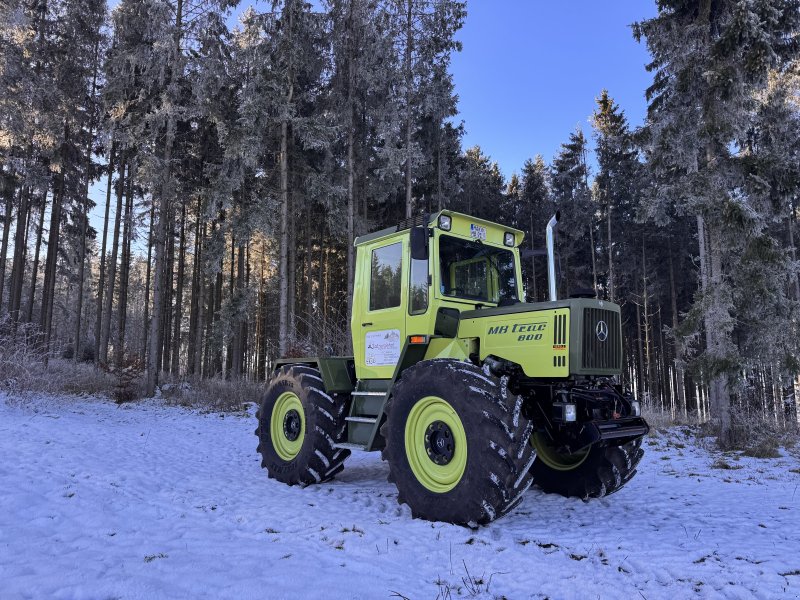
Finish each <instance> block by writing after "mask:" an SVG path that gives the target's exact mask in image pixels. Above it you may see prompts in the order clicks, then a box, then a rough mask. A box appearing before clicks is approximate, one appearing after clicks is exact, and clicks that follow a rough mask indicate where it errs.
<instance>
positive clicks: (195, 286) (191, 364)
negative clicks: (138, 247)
mask: <svg viewBox="0 0 800 600" xmlns="http://www.w3.org/2000/svg"><path fill="white" fill-rule="evenodd" d="M201 212H202V201H201V197H200V194H198V195H197V218H196V220H195V224H194V254H193V257H192V289H191V292H190V293H191V300H190V302H189V343H188V346H187V352H186V354H187V357H186V358H187V365H186V367H187V372H188V373H189V375H194V374H195V373H197V372H198V371H197V369H196V367H195V354H197V352H198V349H199V346H198V345H197V336H196V333H195V332H196V330H197V324H198V322H199V321H201V319H200V318H199V315H200V306H201V305H202V302H201V301H200V298H201V296H200V279H201V276H200V265H201V262H200V260H201V258H200V252H201V250H200V248H201V243H202V238H201V236H200V222H201Z"/></svg>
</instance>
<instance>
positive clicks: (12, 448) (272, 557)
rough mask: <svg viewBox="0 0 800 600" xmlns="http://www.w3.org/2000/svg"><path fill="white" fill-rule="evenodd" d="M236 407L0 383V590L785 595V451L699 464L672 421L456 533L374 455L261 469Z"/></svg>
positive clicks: (26, 594) (788, 577)
mask: <svg viewBox="0 0 800 600" xmlns="http://www.w3.org/2000/svg"><path fill="white" fill-rule="evenodd" d="M250 412H251V414H247V415H245V414H241V415H231V414H227V415H224V416H223V415H221V414H219V413H205V414H204V413H202V412H200V411H197V410H190V409H186V408H180V407H171V406H165V405H163V404H162V403H160V401H148V402H143V403H136V404H129V405H123V406H122V407H117V406H116V405H115V404H113V403H111V402H109V401H107V400H103V399H99V398H74V397H60V398H57V397H46V396H26V397H19V396H13V397H12V396H0V457H2V460H1V461H0V489H2V494H0V597H2V598H87V599H89V598H91V599H95V598H126V599H131V598H143V599H144V598H178V597H183V598H190V597H191V598H255V597H269V598H283V597H304V598H305V597H308V598H315V597H316V598H332V597H333V598H388V597H391V596H392V595H393V594H395V593H397V594H400V595H402V596H405V597H408V598H414V599H416V598H434V597H436V596H437V594H441V596H440V597H448V595H449V597H451V598H457V597H459V596H461V597H478V598H494V597H501V596H505V597H507V598H528V597H533V598H544V597H549V598H554V599H557V598H567V599H569V598H625V599H628V598H634V597H635V598H640V597H645V598H647V599H648V600H652V599H653V598H670V599H674V598H686V597H689V596H695V595H698V596H700V597H707V598H723V597H724V598H775V597H779V596H782V597H789V598H792V597H795V598H796V597H800V468H799V467H800V462H799V461H798V459H797V458H796V456H792V455H791V454H790V453H789V452H787V451H783V457H782V458H778V459H751V458H745V457H731V456H725V457H723V458H724V460H725V461H727V463H729V464H730V465H731V466H734V467H737V468H735V469H719V468H712V464H714V463H715V461H717V460H718V459H720V458H721V457H722V455H720V454H719V453H716V452H711V451H708V450H704V449H702V448H698V447H697V446H696V445H695V443H694V439H693V438H692V437H691V436H688V435H686V434H685V433H684V432H683V431H681V430H673V431H672V432H671V433H670V435H669V436H661V437H655V438H650V439H648V440H647V442H646V447H647V453H646V455H645V458H644V460H643V461H642V463H641V465H640V467H639V474H638V475H637V476H636V477H635V478H634V479H633V480H632V481H631V482H630V483H629V484H628V485H627V486H626V487H625V488H623V489H622V490H621V491H620V492H618V493H617V494H615V495H613V496H610V497H608V498H604V499H601V500H598V501H593V502H590V503H583V502H581V501H580V500H573V499H564V498H561V497H554V496H548V495H545V494H542V493H541V492H539V491H538V490H537V489H536V488H531V489H530V490H529V491H528V492H527V493H526V495H525V499H524V500H523V502H522V504H521V505H520V506H519V507H518V508H517V509H516V510H515V511H514V512H513V513H512V514H510V515H509V516H507V517H505V518H503V519H501V520H499V521H496V522H495V523H493V524H491V525H490V526H488V527H484V528H481V529H479V530H477V531H471V530H469V529H465V528H462V527H456V526H453V525H448V524H442V523H428V522H425V521H419V520H413V519H412V518H411V516H410V511H409V510H408V508H407V507H405V506H399V505H398V504H397V503H396V500H395V498H396V491H395V488H394V486H393V485H391V484H389V483H387V481H386V475H387V472H388V469H387V466H386V464H385V463H382V462H381V460H380V455H379V454H378V453H364V452H361V451H355V452H354V453H353V456H351V457H350V458H349V459H348V461H347V462H346V463H345V470H344V472H343V473H341V474H340V475H339V476H337V479H336V480H335V481H333V482H331V483H327V484H323V485H319V486H310V487H307V488H305V489H300V488H298V487H294V488H290V487H287V486H284V485H282V484H279V483H276V482H274V481H272V480H268V479H267V477H266V473H265V472H264V471H263V470H262V469H261V468H260V467H259V457H258V455H257V454H256V452H255V447H256V438H255V436H254V435H253V431H254V429H255V420H254V418H253V416H252V412H253V411H252V410H251V411H250ZM738 467H740V468H738ZM487 588H488V590H487Z"/></svg>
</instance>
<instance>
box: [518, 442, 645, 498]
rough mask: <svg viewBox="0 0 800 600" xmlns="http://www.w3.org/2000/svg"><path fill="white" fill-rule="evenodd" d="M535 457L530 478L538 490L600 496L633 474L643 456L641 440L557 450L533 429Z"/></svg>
mask: <svg viewBox="0 0 800 600" xmlns="http://www.w3.org/2000/svg"><path fill="white" fill-rule="evenodd" d="M532 442H533V446H534V448H535V449H536V460H535V461H534V463H533V467H532V468H531V473H532V474H533V482H534V484H536V485H537V486H538V487H539V488H541V489H542V491H544V492H547V493H551V494H560V495H562V496H567V497H575V498H581V499H582V500H588V499H589V498H601V497H603V496H608V495H609V494H613V493H614V492H616V491H618V490H619V489H620V488H622V487H623V486H624V485H625V484H626V483H628V481H630V480H631V478H632V477H633V476H634V475H635V474H636V467H637V465H638V464H639V461H641V460H642V456H644V450H642V447H641V446H642V440H641V438H640V439H637V440H633V441H632V442H628V443H627V444H623V445H621V446H609V445H605V444H594V445H593V446H590V447H589V449H588V450H586V451H585V452H582V453H576V454H572V455H565V454H560V453H559V452H557V451H556V449H554V448H553V447H552V446H550V445H549V444H548V443H547V440H546V438H545V436H544V435H543V434H541V433H536V434H535V435H534V436H533V438H532Z"/></svg>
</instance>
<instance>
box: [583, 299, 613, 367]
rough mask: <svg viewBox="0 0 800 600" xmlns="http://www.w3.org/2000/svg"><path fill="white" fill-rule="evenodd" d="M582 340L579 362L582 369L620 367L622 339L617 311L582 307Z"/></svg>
mask: <svg viewBox="0 0 800 600" xmlns="http://www.w3.org/2000/svg"><path fill="white" fill-rule="evenodd" d="M603 324H605V327H604V326H603ZM598 333H599V335H598ZM604 337H605V339H603V338H604ZM582 342H583V356H582V357H581V358H582V361H581V362H582V367H583V368H584V369H614V370H619V369H621V368H622V339H621V331H620V324H619V313H618V312H615V311H612V310H603V309H601V308H584V309H583V340H582Z"/></svg>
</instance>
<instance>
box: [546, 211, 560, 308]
mask: <svg viewBox="0 0 800 600" xmlns="http://www.w3.org/2000/svg"><path fill="white" fill-rule="evenodd" d="M560 218H561V211H560V210H557V211H556V214H554V215H553V216H552V217H551V218H550V222H549V223H548V224H547V234H546V238H547V283H548V286H549V288H550V302H555V301H556V300H558V293H557V292H556V258H555V250H554V248H553V233H554V232H555V229H556V226H557V225H558V220H559V219H560Z"/></svg>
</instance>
